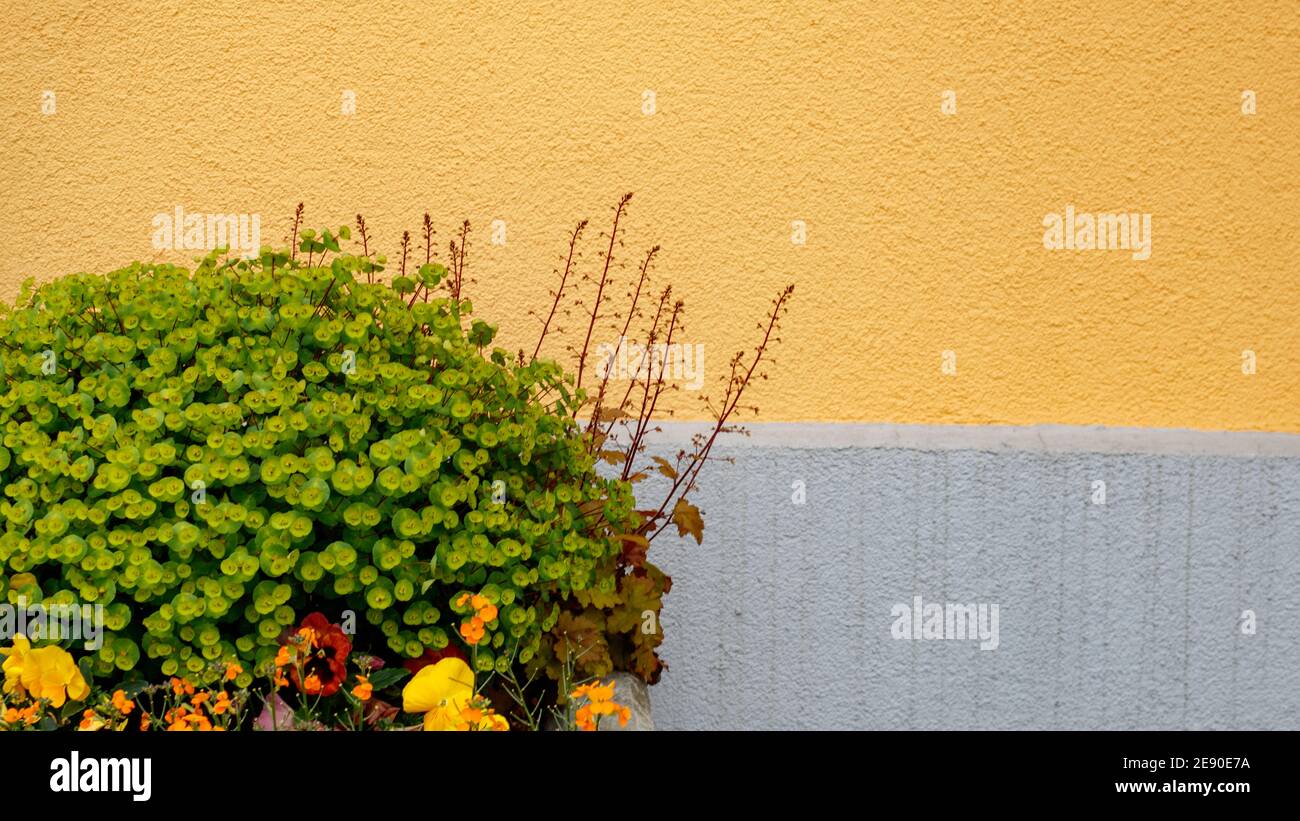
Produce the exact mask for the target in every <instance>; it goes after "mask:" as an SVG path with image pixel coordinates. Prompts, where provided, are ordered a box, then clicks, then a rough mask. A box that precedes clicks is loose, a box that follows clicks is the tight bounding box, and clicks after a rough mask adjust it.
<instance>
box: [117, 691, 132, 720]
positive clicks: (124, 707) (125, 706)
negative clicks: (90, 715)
mask: <svg viewBox="0 0 1300 821" xmlns="http://www.w3.org/2000/svg"><path fill="white" fill-rule="evenodd" d="M113 709H115V710H117V711H118V712H119V713H121V714H122V715H124V716H125V715H130V714H131V711H132V710H134V709H135V702H134V701H132V700H131V699H129V698H127V697H126V693H125V692H123V691H122V690H117V691H115V692H114V693H113Z"/></svg>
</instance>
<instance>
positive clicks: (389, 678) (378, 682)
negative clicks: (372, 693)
mask: <svg viewBox="0 0 1300 821" xmlns="http://www.w3.org/2000/svg"><path fill="white" fill-rule="evenodd" d="M409 675H411V671H410V670H407V669H406V668H405V667H385V668H384V669H382V670H376V671H375V672H374V673H372V674H371V675H370V677H369V678H370V684H371V686H372V687H374V688H375V689H376V690H383V689H386V688H388V687H392V686H393V685H394V684H396V683H398V682H399V681H401V680H402V679H404V678H406V677H407V676H409Z"/></svg>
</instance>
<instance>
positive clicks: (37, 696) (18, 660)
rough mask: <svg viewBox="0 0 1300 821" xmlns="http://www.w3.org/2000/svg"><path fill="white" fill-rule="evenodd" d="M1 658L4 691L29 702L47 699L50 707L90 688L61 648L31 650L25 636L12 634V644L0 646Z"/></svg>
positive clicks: (76, 698) (78, 697)
mask: <svg viewBox="0 0 1300 821" xmlns="http://www.w3.org/2000/svg"><path fill="white" fill-rule="evenodd" d="M0 655H3V656H4V657H5V660H4V666H3V669H4V677H5V681H4V692H5V693H6V694H7V695H15V696H17V697H18V698H19V699H20V700H21V699H31V700H32V701H33V702H38V701H48V702H49V705H50V706H51V707H54V708H56V709H57V708H59V707H62V706H63V704H64V702H65V701H67V700H69V699H71V700H72V701H81V700H83V699H85V698H86V697H87V696H88V695H90V687H89V686H88V685H87V684H86V679H85V678H84V677H83V676H82V675H81V670H80V669H78V668H77V665H76V662H74V661H73V660H72V656H71V655H69V654H68V651H67V650H64V649H63V648H61V647H54V646H50V647H38V648H35V649H33V648H32V644H31V642H30V641H28V639H27V637H26V636H15V637H14V641H13V646H12V647H9V648H7V649H0Z"/></svg>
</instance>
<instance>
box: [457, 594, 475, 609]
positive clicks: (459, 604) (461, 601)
mask: <svg viewBox="0 0 1300 821" xmlns="http://www.w3.org/2000/svg"><path fill="white" fill-rule="evenodd" d="M467 601H469V594H468V593H461V594H460V596H459V597H457V599H456V606H457V607H464V606H465V602H467ZM476 609H477V608H476Z"/></svg>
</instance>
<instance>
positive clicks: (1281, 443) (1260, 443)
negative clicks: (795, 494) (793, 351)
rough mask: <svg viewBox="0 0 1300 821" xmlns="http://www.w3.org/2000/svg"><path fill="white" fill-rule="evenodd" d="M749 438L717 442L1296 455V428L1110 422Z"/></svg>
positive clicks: (689, 428)
mask: <svg viewBox="0 0 1300 821" xmlns="http://www.w3.org/2000/svg"><path fill="white" fill-rule="evenodd" d="M659 427H660V428H662V431H660V432H657V433H655V432H652V433H650V434H648V435H647V436H646V441H647V444H648V445H650V446H651V447H654V445H655V444H656V443H657V444H662V445H671V446H673V447H682V446H685V445H688V444H689V443H690V440H691V437H692V436H693V435H694V434H696V433H703V432H707V431H709V430H711V429H712V428H711V427H710V426H709V425H708V424H707V423H703V422H664V423H661V424H660V425H659ZM744 427H745V429H746V430H748V431H749V434H750V435H749V436H741V435H739V434H730V435H726V436H723V437H719V440H718V444H717V445H715V447H716V448H720V449H722V448H725V449H731V448H738V447H773V448H797V449H804V450H809V449H811V450H834V449H837V448H856V449H861V448H902V449H908V450H933V451H944V450H975V451H986V452H992V453H998V452H1004V451H1029V452H1036V453H1138V454H1153V455H1160V454H1170V455H1190V456H1240V457H1281V458H1297V457H1300V434H1294V433H1267V432H1257V431H1199V430H1176V429H1168V428H1108V427H1103V426H1101V425H1093V426H1082V425H1031V426H1025V427H1019V426H1009V425H895V424H865V423H856V422H750V423H745V425H744Z"/></svg>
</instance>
